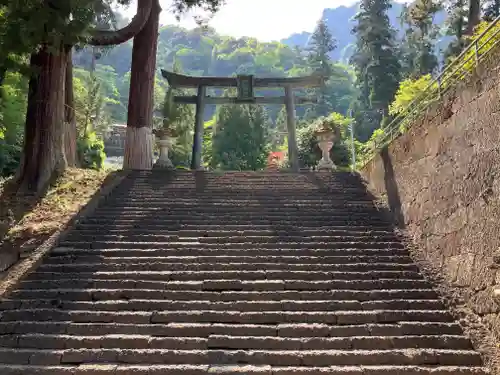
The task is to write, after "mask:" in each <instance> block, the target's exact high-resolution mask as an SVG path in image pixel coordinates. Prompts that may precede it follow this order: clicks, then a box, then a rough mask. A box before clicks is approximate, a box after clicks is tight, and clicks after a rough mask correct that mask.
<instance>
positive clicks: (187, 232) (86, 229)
mask: <svg viewBox="0 0 500 375" xmlns="http://www.w3.org/2000/svg"><path fill="white" fill-rule="evenodd" d="M249 228H251V227H250V226H242V227H235V228H234V229H233V228H224V227H222V226H219V227H210V226H206V225H205V226H203V227H202V228H196V227H195V226H192V228H189V229H188V228H182V229H181V228H179V229H177V228H176V229H167V228H165V226H161V227H156V228H140V227H125V228H103V227H102V226H100V225H92V224H79V225H77V226H76V228H75V229H76V233H78V234H84V235H99V234H114V235H120V234H122V235H150V234H152V235H154V234H162V235H171V236H180V237H183V236H203V235H207V236H213V237H222V236H234V235H239V236H256V235H259V236H287V235H289V234H293V233H298V234H300V235H302V236H317V235H319V236H347V237H375V238H388V239H394V238H399V236H397V235H396V234H395V233H393V232H391V231H388V230H386V231H383V230H379V231H374V230H365V231H362V230H348V229H340V230H339V229H330V228H328V227H319V228H300V229H295V230H294V231H293V232H292V231H291V228H285V227H283V228H282V229H280V228H276V229H274V228H271V227H270V226H267V227H262V228H258V229H249Z"/></svg>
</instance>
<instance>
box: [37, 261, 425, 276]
mask: <svg viewBox="0 0 500 375" xmlns="http://www.w3.org/2000/svg"><path fill="white" fill-rule="evenodd" d="M169 267H175V266H171V263H168V262H145V261H144V262H143V261H141V260H140V259H137V261H136V262H135V263H107V264H48V263H44V264H42V265H41V266H40V267H39V268H38V269H39V270H40V271H44V272H71V273H74V272H90V271H94V272H96V271H101V272H106V271H107V272H109V271H165V272H168V273H165V274H164V276H168V277H167V278H165V279H164V280H203V279H215V278H226V279H234V278H238V277H240V278H241V279H242V280H262V279H280V280H283V279H285V278H286V279H305V280H325V279H331V276H330V275H329V273H328V271H334V272H336V271H365V272H369V271H415V272H416V271H418V268H417V266H416V265H415V264H412V263H400V264H398V263H390V262H389V263H343V264H330V265H328V271H315V272H311V271H310V270H309V271H304V270H293V271H286V270H281V269H274V270H267V271H264V269H265V268H262V270H258V271H247V270H240V271H235V270H230V271H225V272H224V273H222V272H221V271H212V272H210V271H173V270H171V268H169ZM255 269H259V267H258V266H257V265H256V266H255ZM218 275H221V276H218Z"/></svg>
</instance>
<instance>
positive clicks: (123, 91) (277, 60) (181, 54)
mask: <svg viewBox="0 0 500 375" xmlns="http://www.w3.org/2000/svg"><path fill="white" fill-rule="evenodd" d="M306 55H307V54H306V53H305V52H304V51H301V50H298V49H292V48H290V47H288V46H286V45H284V44H282V43H280V42H272V43H263V42H259V41H258V40H256V39H252V38H242V39H235V38H231V37H225V36H221V35H219V34H217V32H215V30H213V29H211V28H207V27H205V28H197V29H194V30H186V29H183V28H180V27H176V26H165V27H163V28H162V29H161V31H160V34H159V39H158V55H157V63H158V69H157V90H156V91H157V92H156V97H157V99H158V101H159V100H162V99H163V94H164V91H165V88H166V86H167V85H166V82H165V81H164V79H163V78H162V77H161V74H160V69H162V68H163V69H169V70H172V68H173V65H174V60H177V62H178V63H179V64H180V66H181V69H182V70H183V71H184V73H186V74H193V75H205V76H207V75H218V76H232V75H234V74H255V75H257V76H259V77H270V76H272V77H286V76H299V75H307V74H310V73H311V72H312V71H313V69H312V68H311V66H310V64H309V63H308V61H307V56H306ZM98 56H99V59H98V60H97V65H96V71H95V73H96V76H97V77H99V79H100V80H101V81H102V89H103V93H104V95H105V96H106V97H107V99H106V101H107V105H106V106H107V108H108V110H109V113H110V114H111V116H112V120H113V121H115V122H125V121H126V115H127V110H126V108H127V104H128V102H127V100H128V86H129V83H130V66H131V59H132V43H125V44H123V45H120V46H117V47H115V48H113V49H110V50H106V51H102V53H99V55H98ZM74 63H75V66H77V67H78V68H80V70H77V72H79V73H78V74H77V77H82V76H83V75H84V74H82V73H83V72H82V70H87V71H89V70H90V69H91V65H92V50H91V49H85V50H82V51H79V52H78V53H76V54H75V57H74ZM335 73H336V76H335V77H334V79H332V80H331V82H330V88H331V90H330V102H331V103H332V106H333V107H332V109H334V110H335V111H337V112H340V113H344V114H345V113H346V112H347V110H348V108H349V105H350V102H351V101H352V99H353V94H354V88H353V83H354V76H353V73H352V71H351V68H350V67H349V66H347V65H340V64H336V65H335ZM267 94H270V95H273V93H272V92H268V93H267ZM270 109H271V112H273V115H272V117H273V118H276V115H277V112H278V111H279V110H280V108H279V107H277V108H270ZM304 111H305V108H302V109H300V108H299V113H304ZM212 113H213V109H212V111H210V112H207V120H208V119H209V118H210V117H211V114H212Z"/></svg>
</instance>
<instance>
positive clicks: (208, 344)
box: [0, 334, 472, 350]
mask: <svg viewBox="0 0 500 375" xmlns="http://www.w3.org/2000/svg"><path fill="white" fill-rule="evenodd" d="M0 347H2V348H23V349H76V348H79V349H80V348H81V349H99V348H102V349H174V350H207V349H221V350H226V349H230V350H248V349H259V350H391V349H424V348H425V349H453V350H471V349H472V345H471V344H470V341H469V340H467V339H466V338H465V337H463V336H457V335H441V336H353V337H303V338H282V337H276V336H230V335H211V336H209V337H208V338H206V337H155V336H151V335H104V336H72V335H44V334H25V335H3V336H0Z"/></svg>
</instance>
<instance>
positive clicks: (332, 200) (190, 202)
mask: <svg viewBox="0 0 500 375" xmlns="http://www.w3.org/2000/svg"><path fill="white" fill-rule="evenodd" d="M120 202H121V203H123V204H124V205H125V206H128V205H133V206H135V205H138V206H141V207H143V206H146V207H150V206H155V205H156V204H160V205H163V206H166V207H170V206H176V207H195V206H198V205H200V204H207V205H209V206H234V205H236V206H256V207H263V206H269V205H270V206H275V207H301V206H303V205H307V206H308V207H310V206H320V207H332V206H336V205H340V206H341V207H358V206H361V207H364V206H368V207H371V208H373V207H375V206H374V203H373V200H372V199H369V198H368V197H366V198H364V199H362V198H358V199H356V198H355V197H354V198H353V199H349V200H346V199H345V196H344V195H342V196H337V197H336V196H304V197H299V198H296V199H294V200H292V201H288V200H285V201H282V202H277V201H276V197H269V198H267V199H266V197H244V196H242V197H227V196H225V197H222V196H221V197H210V200H208V199H207V201H206V202H203V201H202V202H200V201H198V200H197V199H196V200H195V199H191V198H189V197H174V198H171V197H169V196H163V197H158V196H157V197H151V198H150V199H147V200H144V199H138V198H134V197H120V199H118V198H114V196H111V197H110V198H108V199H106V204H119V203H120Z"/></svg>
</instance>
